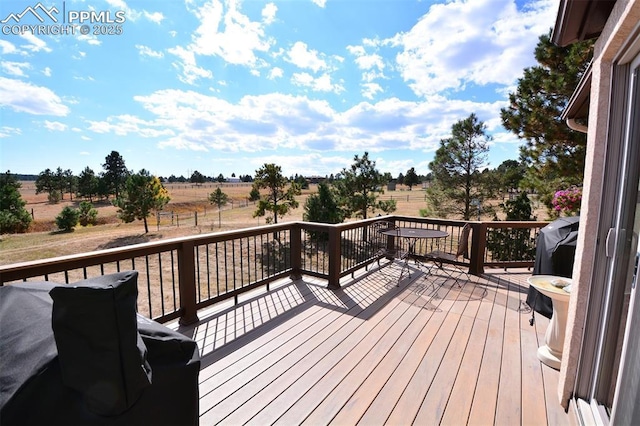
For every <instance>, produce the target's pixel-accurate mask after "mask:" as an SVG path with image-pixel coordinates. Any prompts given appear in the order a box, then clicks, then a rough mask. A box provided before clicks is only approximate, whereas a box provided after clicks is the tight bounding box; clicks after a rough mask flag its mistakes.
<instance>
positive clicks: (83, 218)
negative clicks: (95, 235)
mask: <svg viewBox="0 0 640 426" xmlns="http://www.w3.org/2000/svg"><path fill="white" fill-rule="evenodd" d="M78 213H79V217H78V220H79V221H80V225H82V226H87V225H95V224H96V217H97V216H98V210H96V209H94V208H93V204H91V203H90V202H88V201H83V202H81V203H80V209H79V212H78Z"/></svg>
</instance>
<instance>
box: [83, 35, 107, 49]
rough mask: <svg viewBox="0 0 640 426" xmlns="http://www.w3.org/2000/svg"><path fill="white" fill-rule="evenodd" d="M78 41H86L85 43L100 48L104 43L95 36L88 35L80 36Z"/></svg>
mask: <svg viewBox="0 0 640 426" xmlns="http://www.w3.org/2000/svg"><path fill="white" fill-rule="evenodd" d="M78 40H80V41H84V42H85V43H87V44H90V45H91V46H100V45H101V44H102V42H101V41H100V40H98V37H97V36H95V35H93V34H86V35H82V34H81V35H79V36H78Z"/></svg>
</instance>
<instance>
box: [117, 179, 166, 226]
mask: <svg viewBox="0 0 640 426" xmlns="http://www.w3.org/2000/svg"><path fill="white" fill-rule="evenodd" d="M169 200H171V198H170V197H169V193H168V192H167V190H166V189H165V188H164V186H162V183H161V182H160V179H158V178H157V177H155V176H152V175H150V174H149V172H148V171H146V170H145V169H142V170H140V172H138V173H135V174H132V175H130V176H129V177H128V178H127V181H126V182H125V185H124V191H123V192H122V194H121V195H120V197H118V198H116V199H115V200H114V201H113V204H114V205H115V206H116V207H118V216H119V217H120V219H122V221H124V222H126V223H129V222H133V221H134V220H136V219H138V220H142V221H143V222H144V232H145V233H147V232H149V227H148V225H147V217H149V215H150V214H151V212H152V211H159V210H162V209H163V208H164V206H165V205H166V204H167V203H168V202H169Z"/></svg>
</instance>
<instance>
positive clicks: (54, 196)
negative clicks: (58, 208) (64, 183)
mask: <svg viewBox="0 0 640 426" xmlns="http://www.w3.org/2000/svg"><path fill="white" fill-rule="evenodd" d="M47 199H48V200H49V203H50V204H58V203H59V202H60V200H61V199H62V194H61V193H60V191H51V192H50V193H49V195H48V196H47Z"/></svg>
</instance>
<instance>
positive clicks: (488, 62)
mask: <svg viewBox="0 0 640 426" xmlns="http://www.w3.org/2000/svg"><path fill="white" fill-rule="evenodd" d="M555 4H556V2H555V1H553V0H540V1H538V2H534V3H531V4H530V5H529V6H528V7H527V9H525V10H518V9H517V6H516V4H515V1H514V0H474V1H463V0H454V1H451V2H449V3H446V4H435V5H433V6H431V8H430V9H429V12H428V13H427V14H425V15H424V16H423V17H422V18H421V19H420V21H419V22H418V23H417V24H416V25H415V26H414V27H413V28H411V30H409V31H408V32H406V33H402V34H398V35H397V36H396V37H394V38H393V39H391V40H386V41H385V43H389V42H391V43H393V44H395V45H396V46H400V47H402V49H403V50H402V52H400V53H399V54H398V55H397V65H398V68H399V70H400V72H401V74H402V77H403V78H404V80H405V81H406V82H408V84H409V86H410V87H411V88H412V90H413V91H414V92H415V93H416V94H417V95H420V96H427V95H429V94H433V93H437V92H440V91H443V90H448V89H450V90H462V89H464V88H465V85H466V84H468V83H475V84H478V85H485V84H490V83H496V84H511V83H512V82H513V81H514V80H516V79H517V78H518V77H519V76H520V75H521V73H522V69H523V68H525V67H527V66H531V65H533V63H534V60H533V55H532V52H533V48H534V47H535V45H536V43H537V40H538V37H539V36H540V34H544V33H546V32H548V31H549V28H550V27H551V26H552V25H553V23H554V19H555V13H556V11H557V9H555V8H554V5H555Z"/></svg>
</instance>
